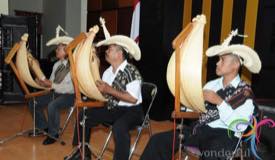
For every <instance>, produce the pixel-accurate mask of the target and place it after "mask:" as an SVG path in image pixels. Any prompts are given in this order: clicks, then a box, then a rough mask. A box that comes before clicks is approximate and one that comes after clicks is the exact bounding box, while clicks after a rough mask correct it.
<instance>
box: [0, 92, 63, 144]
mask: <svg viewBox="0 0 275 160" xmlns="http://www.w3.org/2000/svg"><path fill="white" fill-rule="evenodd" d="M36 104H37V101H36V100H35V97H34V98H33V128H32V129H28V130H24V131H21V132H18V133H16V134H14V135H12V136H9V137H6V138H3V139H1V140H0V144H4V143H6V142H8V141H10V140H12V139H14V138H16V137H19V136H24V135H29V136H32V137H36V136H38V135H37V131H39V132H42V133H43V135H47V136H49V137H51V138H53V139H55V140H56V141H60V143H61V144H62V145H65V142H64V141H62V140H60V139H58V138H55V137H53V136H51V135H49V134H48V133H47V132H45V131H44V130H42V129H40V128H36V127H35V120H36V116H35V110H36Z"/></svg>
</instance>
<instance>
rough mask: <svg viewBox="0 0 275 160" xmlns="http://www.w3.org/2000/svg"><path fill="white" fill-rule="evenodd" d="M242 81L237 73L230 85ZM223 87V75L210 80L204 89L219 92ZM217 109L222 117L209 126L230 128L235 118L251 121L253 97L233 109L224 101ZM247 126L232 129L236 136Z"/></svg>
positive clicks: (234, 85)
mask: <svg viewBox="0 0 275 160" xmlns="http://www.w3.org/2000/svg"><path fill="white" fill-rule="evenodd" d="M240 81H241V79H240V76H239V75H237V76H236V77H235V78H234V79H233V80H232V81H231V82H230V85H232V86H233V87H235V88H236V87H237V86H238V84H239V82H240ZM222 88H224V86H223V77H221V78H218V79H215V80H213V81H210V82H208V83H207V84H206V85H205V86H204V88H203V89H208V90H212V91H214V92H217V91H218V90H220V89H222ZM217 109H218V110H219V115H220V119H217V120H215V121H213V122H210V123H208V126H210V127H212V128H225V129H228V128H229V125H230V124H231V122H232V121H234V120H240V119H245V120H247V121H249V119H250V116H251V115H253V111H254V105H253V101H252V100H251V99H247V100H246V101H245V103H244V104H243V105H241V106H239V107H238V108H236V109H235V110H233V109H232V108H231V106H230V105H229V104H228V103H226V102H225V101H223V102H222V103H221V104H220V105H218V106H217ZM246 127H247V125H239V126H238V129H237V128H236V126H233V127H232V129H231V130H233V131H235V136H237V137H239V136H240V132H242V131H244V130H245V129H246Z"/></svg>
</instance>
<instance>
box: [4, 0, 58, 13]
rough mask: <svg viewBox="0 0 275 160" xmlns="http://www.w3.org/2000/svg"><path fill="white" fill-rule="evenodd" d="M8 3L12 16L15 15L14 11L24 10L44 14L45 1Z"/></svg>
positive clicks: (22, 0) (20, 0) (15, 0)
mask: <svg viewBox="0 0 275 160" xmlns="http://www.w3.org/2000/svg"><path fill="white" fill-rule="evenodd" d="M1 1H3V0H1ZM8 1H9V14H10V15H14V10H22V11H28V12H38V13H42V12H43V0H8ZM45 1H47V0H45ZM57 1H58V0H57Z"/></svg>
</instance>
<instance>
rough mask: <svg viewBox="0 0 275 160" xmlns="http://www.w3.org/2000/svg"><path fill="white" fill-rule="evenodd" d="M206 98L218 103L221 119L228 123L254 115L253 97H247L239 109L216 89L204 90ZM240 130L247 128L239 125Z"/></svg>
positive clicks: (247, 118) (247, 119)
mask: <svg viewBox="0 0 275 160" xmlns="http://www.w3.org/2000/svg"><path fill="white" fill-rule="evenodd" d="M203 94H204V99H205V101H208V102H210V103H212V104H216V105H217V109H218V110H219V115H220V119H221V120H222V121H223V122H224V123H225V124H226V125H228V126H229V125H230V124H231V123H232V122H233V121H234V120H246V121H249V118H250V116H251V115H253V111H254V105H253V101H252V100H251V99H247V100H246V101H245V103H244V104H242V105H240V106H239V107H238V108H237V109H232V107H231V106H230V105H229V104H228V103H227V102H226V101H224V100H223V99H222V98H221V97H220V96H218V95H217V93H215V92H214V91H210V90H204V91H203ZM239 127H240V128H239V130H240V131H243V130H245V128H246V126H244V127H241V126H239Z"/></svg>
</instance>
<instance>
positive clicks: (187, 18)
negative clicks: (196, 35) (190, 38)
mask: <svg viewBox="0 0 275 160" xmlns="http://www.w3.org/2000/svg"><path fill="white" fill-rule="evenodd" d="M191 14H192V0H184V8H183V23H182V27H183V28H184V27H185V26H186V25H187V24H188V23H189V22H191Z"/></svg>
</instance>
